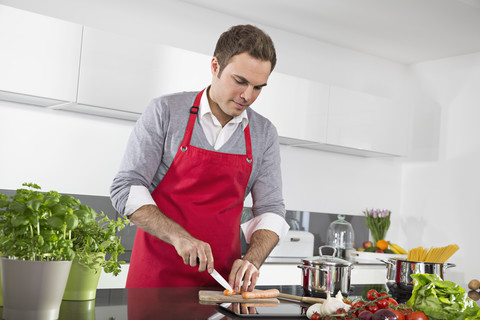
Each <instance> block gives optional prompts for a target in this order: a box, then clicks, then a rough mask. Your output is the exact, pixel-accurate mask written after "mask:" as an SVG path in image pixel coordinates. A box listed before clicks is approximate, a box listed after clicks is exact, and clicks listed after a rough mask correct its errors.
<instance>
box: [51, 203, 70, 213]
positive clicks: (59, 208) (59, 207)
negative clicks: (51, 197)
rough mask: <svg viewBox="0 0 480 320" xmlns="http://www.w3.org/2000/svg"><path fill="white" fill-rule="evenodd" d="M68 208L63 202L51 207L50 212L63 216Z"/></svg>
mask: <svg viewBox="0 0 480 320" xmlns="http://www.w3.org/2000/svg"><path fill="white" fill-rule="evenodd" d="M67 212H68V208H67V207H66V206H64V205H63V204H56V205H54V206H53V208H52V214H53V215H54V216H64V215H65V214H67Z"/></svg>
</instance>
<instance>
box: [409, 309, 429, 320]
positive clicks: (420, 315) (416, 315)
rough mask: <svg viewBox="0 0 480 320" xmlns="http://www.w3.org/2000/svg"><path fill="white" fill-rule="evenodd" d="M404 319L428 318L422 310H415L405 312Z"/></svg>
mask: <svg viewBox="0 0 480 320" xmlns="http://www.w3.org/2000/svg"><path fill="white" fill-rule="evenodd" d="M405 319H406V320H428V317H427V315H426V314H425V313H423V312H422V311H415V312H412V313H407V314H406V316H405Z"/></svg>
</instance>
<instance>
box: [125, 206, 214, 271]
mask: <svg viewBox="0 0 480 320" xmlns="http://www.w3.org/2000/svg"><path fill="white" fill-rule="evenodd" d="M129 218H130V221H132V222H133V223H134V224H135V225H136V226H137V227H138V228H140V229H142V230H143V231H145V232H148V233H150V234H151V235H153V236H155V237H157V238H159V239H160V240H162V241H165V242H166V243H169V244H171V245H173V246H174V247H175V250H176V251H177V253H178V255H179V256H180V257H181V258H182V260H183V262H184V263H185V264H187V265H190V266H192V267H196V266H197V264H198V265H199V267H198V271H199V272H202V271H205V270H206V269H207V270H208V273H211V272H213V268H214V265H213V254H212V249H211V248H210V245H209V244H208V243H206V242H203V241H200V240H198V239H196V238H194V237H192V236H191V235H190V234H189V233H188V232H187V230H185V229H184V228H183V227H182V226H180V225H179V224H178V223H176V222H175V221H173V220H172V219H170V218H169V217H167V216H166V215H165V214H163V212H161V211H160V210H159V209H158V208H157V207H156V206H154V205H145V206H142V207H140V208H139V209H138V210H137V211H135V212H134V213H133V214H132V215H130V216H129ZM197 258H198V260H197Z"/></svg>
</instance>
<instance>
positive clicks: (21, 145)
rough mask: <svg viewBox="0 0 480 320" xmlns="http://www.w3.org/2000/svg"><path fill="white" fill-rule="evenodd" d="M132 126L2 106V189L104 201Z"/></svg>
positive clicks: (23, 107) (0, 158)
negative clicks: (30, 186)
mask: <svg viewBox="0 0 480 320" xmlns="http://www.w3.org/2000/svg"><path fill="white" fill-rule="evenodd" d="M133 125H134V123H133V122H130V121H123V120H114V119H107V118H100V117H95V116H88V115H81V114H75V113H71V112H66V111H58V110H49V109H46V108H42V107H35V106H29V105H23V104H17V103H10V102H5V101H0V189H17V188H19V187H21V185H22V183H24V182H34V183H37V184H38V185H40V186H41V187H42V190H45V191H48V190H57V191H59V192H62V193H77V194H89V195H103V196H105V195H108V194H109V187H110V184H111V182H112V180H113V177H114V175H115V174H116V172H117V170H118V168H119V166H120V160H121V158H122V156H123V152H124V149H125V146H126V142H127V139H128V136H129V134H130V131H131V128H132V127H133Z"/></svg>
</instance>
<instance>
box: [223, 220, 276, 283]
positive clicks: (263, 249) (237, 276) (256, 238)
mask: <svg viewBox="0 0 480 320" xmlns="http://www.w3.org/2000/svg"><path fill="white" fill-rule="evenodd" d="M277 242H278V235H277V234H276V233H275V232H273V231H270V230H265V229H260V230H257V231H255V232H254V233H253V234H252V237H251V239H250V244H249V246H248V249H247V252H246V253H245V256H244V257H243V259H237V260H235V261H234V262H233V266H232V270H231V271H230V275H229V277H228V283H229V284H230V285H231V286H232V288H233V289H234V290H235V291H238V290H240V287H241V290H242V291H253V289H254V288H255V285H256V284H257V280H258V277H259V275H260V271H259V270H260V266H261V265H262V264H263V262H264V261H265V259H266V258H267V256H268V255H269V254H270V252H271V251H272V250H273V248H274V247H275V245H276V244H277Z"/></svg>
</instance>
